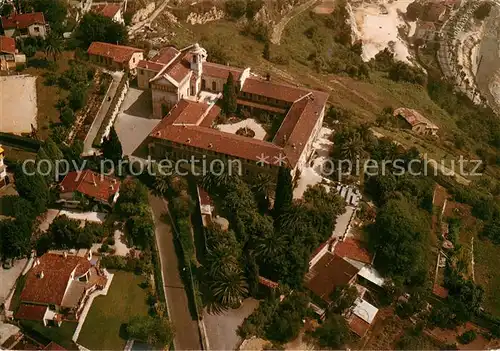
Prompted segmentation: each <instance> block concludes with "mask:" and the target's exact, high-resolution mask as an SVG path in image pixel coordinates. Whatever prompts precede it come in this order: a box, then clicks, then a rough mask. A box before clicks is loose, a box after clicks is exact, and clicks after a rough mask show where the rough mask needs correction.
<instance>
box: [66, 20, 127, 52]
mask: <svg viewBox="0 0 500 351" xmlns="http://www.w3.org/2000/svg"><path fill="white" fill-rule="evenodd" d="M74 39H75V40H76V44H77V45H78V46H80V47H82V48H83V49H87V48H88V47H89V46H90V44H91V43H92V42H94V41H102V42H105V43H112V44H124V43H126V41H127V29H126V28H125V26H124V25H123V24H120V23H117V22H115V21H113V20H112V19H111V18H109V17H105V16H102V15H100V14H96V13H92V12H89V13H86V14H85V15H83V17H82V19H81V21H80V23H79V24H78V27H77V28H76V29H75V32H74Z"/></svg>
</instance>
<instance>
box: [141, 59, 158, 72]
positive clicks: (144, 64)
mask: <svg viewBox="0 0 500 351" xmlns="http://www.w3.org/2000/svg"><path fill="white" fill-rule="evenodd" d="M137 67H138V68H143V69H148V70H150V71H155V72H160V71H161V70H162V69H163V68H164V67H165V65H164V64H162V63H157V62H151V61H147V60H141V61H139V63H138V64H137Z"/></svg>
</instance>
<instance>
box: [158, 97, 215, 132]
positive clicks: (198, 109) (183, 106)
mask: <svg viewBox="0 0 500 351" xmlns="http://www.w3.org/2000/svg"><path fill="white" fill-rule="evenodd" d="M210 107H211V106H210V105H208V104H205V103H201V102H194V101H189V100H181V101H179V102H178V103H177V105H176V107H175V108H173V109H172V110H171V111H170V112H169V113H168V115H167V116H166V117H165V118H167V119H168V120H170V121H172V124H173V125H181V126H184V125H199V124H200V123H201V121H202V120H203V118H204V117H205V113H206V112H207V111H208V109H209V108H210Z"/></svg>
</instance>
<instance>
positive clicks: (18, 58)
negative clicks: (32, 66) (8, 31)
mask: <svg viewBox="0 0 500 351" xmlns="http://www.w3.org/2000/svg"><path fill="white" fill-rule="evenodd" d="M25 63H26V56H25V55H24V54H19V53H18V51H17V49H16V40H15V39H14V38H10V37H6V36H3V35H0V70H2V71H8V70H15V69H16V67H17V66H18V65H21V64H25Z"/></svg>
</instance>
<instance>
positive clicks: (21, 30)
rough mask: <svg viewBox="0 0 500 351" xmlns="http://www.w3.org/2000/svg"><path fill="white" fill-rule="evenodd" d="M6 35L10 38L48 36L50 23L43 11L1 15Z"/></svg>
mask: <svg viewBox="0 0 500 351" xmlns="http://www.w3.org/2000/svg"><path fill="white" fill-rule="evenodd" d="M1 22H2V28H3V31H4V33H5V36H7V37H9V38H17V37H20V38H26V37H42V38H45V37H46V36H47V29H48V24H47V23H46V22H45V17H44V16H43V13H42V12H32V13H15V14H12V15H10V16H8V17H7V16H2V17H1Z"/></svg>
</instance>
